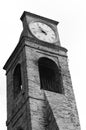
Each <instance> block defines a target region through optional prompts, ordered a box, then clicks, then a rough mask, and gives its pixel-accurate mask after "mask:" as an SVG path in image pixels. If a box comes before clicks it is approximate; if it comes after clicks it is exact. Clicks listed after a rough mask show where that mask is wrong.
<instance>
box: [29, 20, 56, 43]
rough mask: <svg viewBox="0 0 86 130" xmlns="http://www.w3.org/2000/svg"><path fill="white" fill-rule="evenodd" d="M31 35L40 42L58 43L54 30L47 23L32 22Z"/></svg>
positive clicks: (30, 25)
mask: <svg viewBox="0 0 86 130" xmlns="http://www.w3.org/2000/svg"><path fill="white" fill-rule="evenodd" d="M29 28H30V30H31V33H32V34H33V35H34V36H35V37H36V38H38V39H39V40H42V41H45V42H49V43H53V42H55V41H56V34H55V32H54V30H53V29H52V28H51V27H50V26H48V25H47V24H45V23H42V22H31V23H30V24H29Z"/></svg>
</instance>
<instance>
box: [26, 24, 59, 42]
mask: <svg viewBox="0 0 86 130" xmlns="http://www.w3.org/2000/svg"><path fill="white" fill-rule="evenodd" d="M34 23H41V24H44V25H46V27H48V28H49V29H50V30H51V31H52V32H53V34H54V35H55V36H54V37H55V39H54V40H53V41H49V40H46V39H45V38H44V39H43V38H42V37H41V38H40V36H39V37H38V36H36V35H35V34H34V33H33V31H32V29H31V24H34ZM28 27H29V31H30V33H31V34H32V36H34V37H35V38H36V39H38V40H40V41H43V42H47V43H56V42H57V39H58V38H57V34H56V30H55V29H54V27H51V26H50V25H49V24H47V23H45V22H44V21H32V22H30V23H29V24H28ZM39 28H41V27H39ZM41 29H42V28H41ZM41 29H40V30H39V34H42V33H43V32H40V31H43V30H41ZM46 31H47V30H46ZM44 33H46V32H44ZM48 35H49V34H48Z"/></svg>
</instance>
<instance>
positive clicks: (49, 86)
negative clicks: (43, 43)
mask: <svg viewBox="0 0 86 130" xmlns="http://www.w3.org/2000/svg"><path fill="white" fill-rule="evenodd" d="M38 67H39V75H40V83H41V89H44V90H48V91H53V92H58V93H63V90H62V79H61V73H60V69H59V68H58V66H57V65H56V63H55V62H54V61H53V60H51V59H49V58H45V57H42V58H40V59H39V60H38Z"/></svg>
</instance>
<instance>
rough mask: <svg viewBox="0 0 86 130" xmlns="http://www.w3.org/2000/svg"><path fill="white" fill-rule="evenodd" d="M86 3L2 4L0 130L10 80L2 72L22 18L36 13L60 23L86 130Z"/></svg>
mask: <svg viewBox="0 0 86 130" xmlns="http://www.w3.org/2000/svg"><path fill="white" fill-rule="evenodd" d="M85 2H86V0H14V1H13V0H7V1H6V0H3V1H2V2H0V130H6V126H5V122H6V77H5V71H4V70H3V69H2V68H3V66H4V64H5V62H6V61H7V59H8V58H9V56H10V54H11V53H12V51H13V50H14V48H15V46H16V45H17V43H18V40H19V37H20V33H21V31H22V23H21V21H20V16H21V15H22V13H23V11H24V10H25V11H28V12H32V13H35V14H38V15H41V16H45V17H48V18H51V19H54V20H56V21H59V22H60V23H59V25H58V30H59V35H60V41H61V45H62V46H63V47H65V48H67V49H68V58H69V68H70V73H71V78H72V84H73V89H74V93H75V98H76V103H77V108H78V113H79V118H80V124H81V129H82V130H85V129H86V119H85V116H86V102H85V100H86V92H85V91H86V81H85V80H86V79H85V74H86V59H85V56H86V3H85Z"/></svg>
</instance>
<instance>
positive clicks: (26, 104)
mask: <svg viewBox="0 0 86 130" xmlns="http://www.w3.org/2000/svg"><path fill="white" fill-rule="evenodd" d="M24 15H25V14H24ZM23 17H25V16H22V18H21V19H23ZM33 17H34V18H33ZM36 17H37V19H36ZM41 19H42V18H41V17H40V18H38V16H34V15H32V16H31V14H30V17H27V18H26V19H24V20H23V26H24V30H23V32H22V35H21V37H20V41H19V43H18V45H17V47H16V48H15V50H14V52H13V54H12V55H11V57H10V58H9V59H8V61H7V63H6V64H5V66H4V69H5V70H6V76H7V122H6V125H7V130H80V124H79V117H78V112H77V108H76V102H75V97H74V92H73V87H72V82H71V76H70V72H69V68H68V60H67V50H66V49H65V48H63V47H61V46H60V41H59V40H58V43H55V45H52V44H49V43H46V42H42V41H39V40H37V39H35V38H33V37H32V35H31V34H30V32H29V31H28V28H27V23H26V21H28V22H30V21H31V20H41ZM43 21H46V22H47V19H45V18H44V19H43ZM48 22H49V20H48ZM50 22H52V21H50ZM47 24H48V23H47ZM49 24H50V23H49ZM54 24H56V22H55V21H54ZM51 25H52V26H53V27H56V25H53V23H52V24H51ZM55 30H57V29H55ZM43 57H44V58H48V59H50V60H52V61H53V62H54V63H55V64H56V65H57V67H58V68H59V71H60V74H61V87H62V90H63V92H62V93H59V92H52V91H49V90H44V89H43V88H42V89H41V80H40V74H39V66H38V61H39V59H40V58H43ZM17 64H20V65H21V79H22V86H21V91H20V93H19V94H18V95H17V96H16V97H15V98H14V96H13V95H14V85H13V80H14V79H13V74H14V70H15V68H16V66H17ZM17 82H18V81H17Z"/></svg>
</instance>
